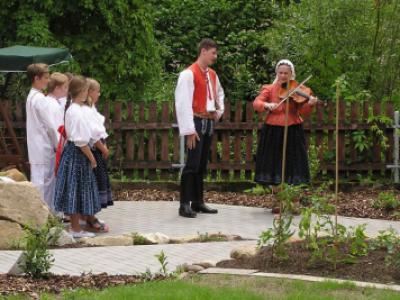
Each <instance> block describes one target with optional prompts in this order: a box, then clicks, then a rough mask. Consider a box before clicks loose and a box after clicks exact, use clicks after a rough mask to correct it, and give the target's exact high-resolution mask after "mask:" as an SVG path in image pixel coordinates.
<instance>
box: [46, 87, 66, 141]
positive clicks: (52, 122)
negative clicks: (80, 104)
mask: <svg viewBox="0 0 400 300" xmlns="http://www.w3.org/2000/svg"><path fill="white" fill-rule="evenodd" d="M46 102H47V106H48V107H47V117H45V118H44V121H45V123H46V124H47V127H49V128H50V127H51V128H52V130H51V132H50V133H49V135H50V137H51V140H52V142H54V143H55V144H54V145H55V148H57V145H58V141H59V139H60V133H59V132H58V128H59V127H60V126H61V125H64V109H63V108H61V106H60V104H59V102H58V100H57V99H56V98H54V97H53V96H51V95H47V96H46ZM54 129H55V131H54ZM55 132H56V136H54V133H55Z"/></svg>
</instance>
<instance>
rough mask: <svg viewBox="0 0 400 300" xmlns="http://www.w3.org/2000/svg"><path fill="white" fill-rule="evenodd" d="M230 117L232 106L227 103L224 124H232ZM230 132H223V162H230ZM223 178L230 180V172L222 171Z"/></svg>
mask: <svg viewBox="0 0 400 300" xmlns="http://www.w3.org/2000/svg"><path fill="white" fill-rule="evenodd" d="M230 116H231V106H230V103H229V101H227V102H226V103H225V111H224V116H223V123H230V122H231V120H230ZM230 134H231V132H230V131H223V132H221V140H222V156H221V157H222V159H221V161H222V162H229V161H230ZM221 178H222V179H225V180H228V179H229V172H225V171H222V172H221Z"/></svg>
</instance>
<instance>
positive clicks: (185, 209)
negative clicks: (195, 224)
mask: <svg viewBox="0 0 400 300" xmlns="http://www.w3.org/2000/svg"><path fill="white" fill-rule="evenodd" d="M179 215H180V216H181V217H185V218H196V215H197V214H196V213H195V212H194V211H193V210H192V209H191V208H190V205H189V203H181V206H180V207H179Z"/></svg>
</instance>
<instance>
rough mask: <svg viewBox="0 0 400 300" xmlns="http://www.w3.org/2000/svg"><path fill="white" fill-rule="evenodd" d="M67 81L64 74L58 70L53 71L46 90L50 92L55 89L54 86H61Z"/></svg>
mask: <svg viewBox="0 0 400 300" xmlns="http://www.w3.org/2000/svg"><path fill="white" fill-rule="evenodd" d="M68 81H69V80H68V77H67V76H66V75H64V74H62V73H59V72H54V73H53V74H51V75H50V81H49V84H48V85H47V91H48V92H49V93H52V92H53V91H54V90H55V89H56V87H58V86H62V85H63V84H65V83H67V82H68Z"/></svg>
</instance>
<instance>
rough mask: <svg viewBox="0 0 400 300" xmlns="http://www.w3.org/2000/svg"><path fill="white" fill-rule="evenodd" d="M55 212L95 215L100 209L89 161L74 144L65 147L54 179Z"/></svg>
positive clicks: (94, 179)
mask: <svg viewBox="0 0 400 300" xmlns="http://www.w3.org/2000/svg"><path fill="white" fill-rule="evenodd" d="M54 206H55V209H56V211H60V212H64V213H65V214H82V215H95V214H96V213H98V212H99V211H100V209H101V205H100V199H99V191H98V189H97V183H96V178H95V176H94V173H93V170H92V167H91V166H90V162H89V159H88V158H87V157H86V156H85V154H83V152H82V150H81V149H80V148H79V147H77V146H75V145H74V143H72V142H68V143H67V145H66V146H65V148H64V150H63V153H62V156H61V161H60V166H59V169H58V172H57V178H56V190H55V195H54Z"/></svg>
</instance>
